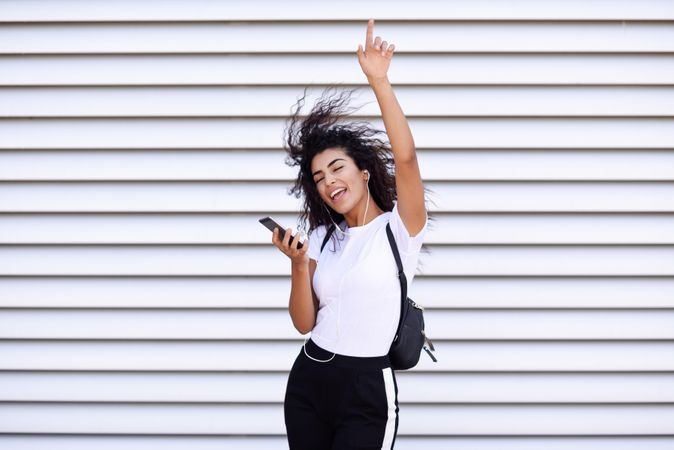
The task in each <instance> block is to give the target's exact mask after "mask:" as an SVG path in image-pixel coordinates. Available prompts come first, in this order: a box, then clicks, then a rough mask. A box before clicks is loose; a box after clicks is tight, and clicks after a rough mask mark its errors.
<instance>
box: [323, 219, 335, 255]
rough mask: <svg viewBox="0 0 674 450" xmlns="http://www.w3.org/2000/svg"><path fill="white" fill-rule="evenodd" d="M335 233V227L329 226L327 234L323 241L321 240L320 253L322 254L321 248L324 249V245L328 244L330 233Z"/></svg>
mask: <svg viewBox="0 0 674 450" xmlns="http://www.w3.org/2000/svg"><path fill="white" fill-rule="evenodd" d="M333 231H335V226H334V225H330V226H329V227H328V231H327V233H325V239H323V244H321V253H323V248H324V247H325V244H327V243H328V239H330V236H331V235H332V232H333Z"/></svg>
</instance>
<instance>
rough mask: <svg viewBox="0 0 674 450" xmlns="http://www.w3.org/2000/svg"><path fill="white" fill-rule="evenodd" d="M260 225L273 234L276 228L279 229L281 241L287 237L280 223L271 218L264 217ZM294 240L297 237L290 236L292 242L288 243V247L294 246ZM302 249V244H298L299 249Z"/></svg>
mask: <svg viewBox="0 0 674 450" xmlns="http://www.w3.org/2000/svg"><path fill="white" fill-rule="evenodd" d="M260 223H261V224H262V225H264V226H265V227H267V229H268V230H269V231H271V232H273V231H274V229H275V228H278V229H279V239H281V240H283V238H284V237H285V235H286V231H285V229H284V228H283V227H282V226H281V225H280V224H279V223H278V222H276V221H275V220H274V219H272V218H271V217H269V216H267V217H263V218H262V219H260ZM294 238H295V236H292V235H291V236H290V240H289V242H288V245H292V243H293V239H294ZM302 247H303V245H302V242H298V243H297V248H298V249H300V248H302Z"/></svg>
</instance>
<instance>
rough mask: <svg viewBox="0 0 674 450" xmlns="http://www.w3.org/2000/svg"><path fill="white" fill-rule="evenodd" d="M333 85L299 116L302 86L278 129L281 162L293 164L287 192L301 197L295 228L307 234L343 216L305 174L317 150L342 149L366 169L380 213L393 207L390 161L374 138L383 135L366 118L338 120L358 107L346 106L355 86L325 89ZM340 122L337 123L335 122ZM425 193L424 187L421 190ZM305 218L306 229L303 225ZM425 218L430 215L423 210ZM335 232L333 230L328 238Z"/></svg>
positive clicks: (383, 146)
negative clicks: (294, 168) (295, 171)
mask: <svg viewBox="0 0 674 450" xmlns="http://www.w3.org/2000/svg"><path fill="white" fill-rule="evenodd" d="M336 88H337V86H335V85H331V86H328V87H327V88H326V89H325V90H324V91H323V93H322V95H321V97H320V98H319V100H318V101H317V102H316V103H315V104H314V107H313V109H312V110H311V112H310V113H309V115H308V116H306V117H305V118H304V120H302V119H301V118H300V114H299V113H300V110H301V108H302V105H303V104H304V101H305V98H306V95H307V89H308V88H306V87H305V88H304V94H303V95H302V97H301V98H299V100H298V101H297V102H296V103H295V106H296V108H295V109H294V111H293V112H292V114H291V116H290V117H289V118H288V119H287V120H286V127H285V129H284V141H285V143H284V146H283V148H284V150H285V151H286V153H287V157H286V164H287V165H289V166H299V171H298V174H297V178H296V179H295V181H294V184H293V186H292V187H291V188H290V189H289V190H288V194H291V195H292V194H294V196H295V197H296V198H300V196H302V195H303V196H304V204H303V206H302V211H301V214H300V218H299V221H298V228H299V229H300V230H302V231H304V232H307V233H311V232H312V231H313V230H314V229H316V228H318V227H319V226H320V225H328V226H329V230H332V229H334V227H335V225H334V223H340V222H341V221H342V220H343V219H344V216H343V215H342V214H340V213H338V212H336V211H335V210H333V209H332V208H331V207H329V206H328V205H326V204H325V202H323V199H322V198H321V197H320V194H319V193H318V189H317V188H316V184H315V182H314V179H313V176H312V174H311V162H312V160H313V158H314V156H316V155H317V154H319V153H321V152H322V151H323V150H325V149H328V148H333V147H338V148H341V149H343V150H344V151H345V152H346V154H347V155H349V156H350V157H351V158H352V159H353V161H354V162H355V164H356V166H357V167H358V169H360V170H368V171H369V172H370V180H369V181H370V182H369V186H370V195H371V199H372V200H373V201H374V202H376V204H377V205H378V206H379V207H380V208H381V209H382V210H384V211H391V210H393V206H394V201H395V200H397V194H396V181H395V161H394V159H393V152H392V150H391V147H390V144H389V142H388V140H387V139H386V140H382V139H379V138H378V137H377V136H378V135H380V134H384V136H386V132H385V131H384V130H379V129H376V128H374V127H372V125H371V124H370V123H368V122H366V121H361V122H357V121H350V122H345V121H344V120H343V119H344V118H345V117H347V116H348V115H349V114H350V113H351V112H353V111H356V110H358V109H360V107H358V108H353V109H351V110H347V108H346V105H347V104H348V102H349V100H350V99H351V96H352V94H353V93H354V92H356V91H358V90H359V88H353V89H346V90H342V91H341V92H338V95H336V96H333V95H331V92H332V91H333V90H337V89H336ZM340 121H341V122H342V123H338V122H340ZM425 190H426V191H428V189H426V188H425ZM307 219H308V221H309V229H308V230H307V229H306V222H307ZM429 219H430V214H429ZM336 234H338V233H333V235H332V239H334V238H335V235H336Z"/></svg>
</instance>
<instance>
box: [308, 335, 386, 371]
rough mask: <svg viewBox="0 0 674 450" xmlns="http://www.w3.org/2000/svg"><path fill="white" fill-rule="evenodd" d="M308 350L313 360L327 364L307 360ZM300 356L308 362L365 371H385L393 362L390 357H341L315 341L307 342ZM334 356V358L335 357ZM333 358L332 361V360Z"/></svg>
mask: <svg viewBox="0 0 674 450" xmlns="http://www.w3.org/2000/svg"><path fill="white" fill-rule="evenodd" d="M304 350H306V352H307V354H308V355H309V356H311V357H312V358H316V359H320V360H322V361H327V360H330V361H327V362H324V363H323V362H318V361H314V360H312V359H311V358H307V355H305V354H304ZM300 355H301V356H303V357H304V358H306V359H307V360H309V361H311V362H314V363H316V364H325V365H326V366H327V365H329V364H334V365H337V366H342V367H358V368H363V369H384V368H386V367H391V360H390V359H389V357H388V355H383V356H349V355H340V354H338V353H333V352H331V351H329V350H326V349H324V348H323V347H319V345H318V344H316V343H315V342H314V341H313V340H311V339H309V340H307V342H306V345H305V347H304V348H302V349H301V350H300ZM333 355H334V357H333ZM331 358H332V359H331Z"/></svg>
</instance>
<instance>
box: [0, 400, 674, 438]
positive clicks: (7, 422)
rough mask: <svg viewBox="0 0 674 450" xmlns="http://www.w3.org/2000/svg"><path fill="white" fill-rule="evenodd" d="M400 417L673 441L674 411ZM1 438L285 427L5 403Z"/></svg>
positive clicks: (125, 407)
mask: <svg viewBox="0 0 674 450" xmlns="http://www.w3.org/2000/svg"><path fill="white" fill-rule="evenodd" d="M400 414H401V416H402V415H403V414H404V419H402V418H401V419H400V425H399V428H398V433H399V434H400V435H409V434H430V435H443V436H451V435H456V434H461V435H482V436H489V435H521V434H527V435H538V436H545V435H553V434H554V435H579V434H582V435H606V434H609V435H635V434H651V435H670V434H672V433H674V405H565V406H559V405H549V406H542V405H518V406H510V405H500V406H496V405H485V406H482V405H470V406H464V405H457V406H445V405H406V406H405V409H404V412H403V409H402V408H401V412H400ZM159 418H160V419H159ZM0 432H2V433H8V432H9V433H91V434H99V433H101V434H102V433H110V434H121V433H125V434H168V433H171V434H281V433H284V432H285V425H284V420H283V406H282V405H250V404H247V405H239V404H237V405H220V404H215V405H194V404H185V405H155V404H132V405H129V404H114V405H112V404H107V405H101V404H90V403H71V404H69V403H55V404H47V403H35V404H16V403H14V404H11V403H10V404H0Z"/></svg>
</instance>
